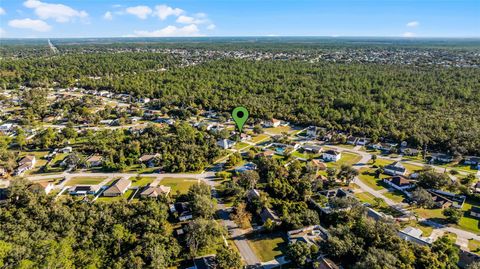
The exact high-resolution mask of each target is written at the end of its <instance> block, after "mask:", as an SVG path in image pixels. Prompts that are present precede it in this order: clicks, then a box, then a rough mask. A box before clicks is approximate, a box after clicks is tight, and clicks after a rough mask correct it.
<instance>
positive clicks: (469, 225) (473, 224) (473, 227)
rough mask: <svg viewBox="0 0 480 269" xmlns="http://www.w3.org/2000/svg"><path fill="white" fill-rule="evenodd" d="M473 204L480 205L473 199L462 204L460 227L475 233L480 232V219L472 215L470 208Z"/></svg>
mask: <svg viewBox="0 0 480 269" xmlns="http://www.w3.org/2000/svg"><path fill="white" fill-rule="evenodd" d="M472 206H480V204H479V203H476V202H474V201H472V200H466V201H465V203H464V204H463V206H462V211H463V217H462V218H461V219H460V222H459V223H458V228H460V229H463V230H467V231H471V232H474V233H480V227H479V225H480V222H479V219H477V218H474V217H471V216H470V209H471V208H472Z"/></svg>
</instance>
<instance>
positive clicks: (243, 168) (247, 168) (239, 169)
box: [235, 162, 257, 173]
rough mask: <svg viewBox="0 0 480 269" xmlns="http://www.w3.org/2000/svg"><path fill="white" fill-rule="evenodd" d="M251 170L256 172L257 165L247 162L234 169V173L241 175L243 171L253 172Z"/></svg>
mask: <svg viewBox="0 0 480 269" xmlns="http://www.w3.org/2000/svg"><path fill="white" fill-rule="evenodd" d="M253 170H257V165H256V164H254V163H252V162H248V163H246V164H244V165H242V166H240V167H237V168H235V172H237V173H243V172H245V171H253Z"/></svg>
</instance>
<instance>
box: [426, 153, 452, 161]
mask: <svg viewBox="0 0 480 269" xmlns="http://www.w3.org/2000/svg"><path fill="white" fill-rule="evenodd" d="M452 161H453V156H452V155H448V154H443V153H432V155H431V158H430V162H431V163H434V162H439V163H449V162H452Z"/></svg>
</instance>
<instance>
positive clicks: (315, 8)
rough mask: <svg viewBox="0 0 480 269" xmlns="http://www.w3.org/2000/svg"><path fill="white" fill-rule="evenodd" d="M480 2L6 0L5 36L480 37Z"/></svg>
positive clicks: (1, 23) (1, 5)
mask: <svg viewBox="0 0 480 269" xmlns="http://www.w3.org/2000/svg"><path fill="white" fill-rule="evenodd" d="M479 10H480V1H476V0H437V1H433V0H418V1H412V0H385V1H378V0H335V1H334V0H324V1H314V0H297V1H293V0H286V1H281V0H277V1H273V0H261V1H258V0H256V1H255V0H245V1H236V0H230V1H225V0H216V1H215V0H213V1H212V0H204V1H196V0H182V1H180V0H178V1H145V0H142V1H141V0H133V1H124V0H123V1H122V0H116V1H115V0H106V1H98V2H95V1H80V0H25V1H13V0H4V1H2V2H0V36H1V37H4V38H33V37H39V38H42V37H44V38H45V37H51V38H62V37H183V36H359V37H361V36H365V37H368V36H371V37H374V36H381V37H407V38H414V37H480V31H479V30H478V27H479V25H480V19H479V16H478V11H479Z"/></svg>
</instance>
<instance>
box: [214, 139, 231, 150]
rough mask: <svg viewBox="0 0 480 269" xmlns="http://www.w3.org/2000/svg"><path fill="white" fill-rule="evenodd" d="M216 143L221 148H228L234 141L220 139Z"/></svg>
mask: <svg viewBox="0 0 480 269" xmlns="http://www.w3.org/2000/svg"><path fill="white" fill-rule="evenodd" d="M217 145H218V146H219V147H221V148H222V149H229V148H231V147H233V145H235V141H232V140H229V139H221V140H219V141H217Z"/></svg>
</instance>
